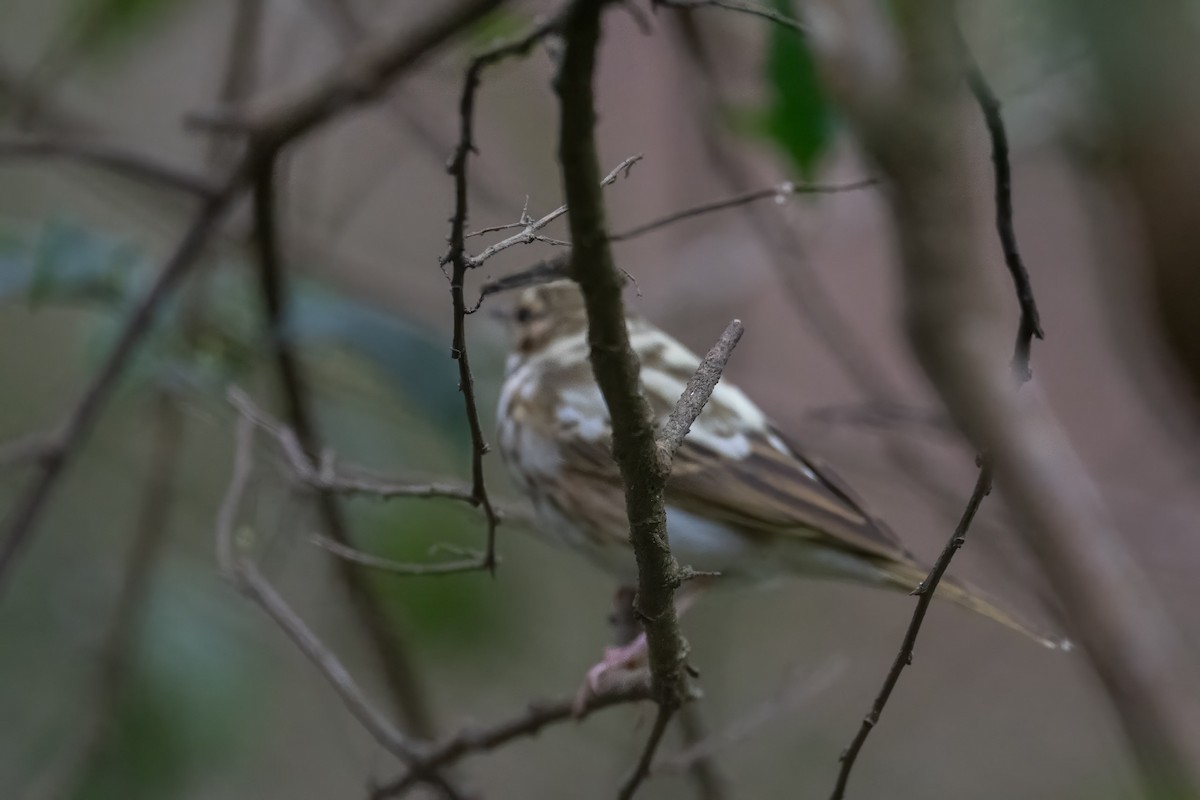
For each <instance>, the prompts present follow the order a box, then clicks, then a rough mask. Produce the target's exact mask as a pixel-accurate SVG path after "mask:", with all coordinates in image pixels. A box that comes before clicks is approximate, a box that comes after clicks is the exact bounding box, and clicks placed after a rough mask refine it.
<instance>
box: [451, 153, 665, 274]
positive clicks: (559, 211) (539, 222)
mask: <svg viewBox="0 0 1200 800" xmlns="http://www.w3.org/2000/svg"><path fill="white" fill-rule="evenodd" d="M641 160H642V156H641V155H640V154H639V155H636V156H630V157H629V158H627V159H625V160H624V161H622V162H621V163H620V164H618V165H617V166H616V168H615V169H614V170H613V171H612V172H610V173H608V174H607V175H605V176H604V180H602V181H600V185H601V186H602V187H603V186H608V185H610V184H611V183H613V182H614V181H616V179H617V176H618V175H621V174H624V175H626V176H628V175H629V170H630V169H632V168H633V165H634V164H636V163H637V162H639V161H641ZM565 213H567V207H566V206H565V205H561V206H559V207H558V208H556V209H554V210H553V211H551V212H550V213H549V214H547V215H545V216H544V217H542V218H540V219H529V218H528V217H527V216H525V215H524V212H522V219H521V221H520V222H518V223H516V224H517V225H518V226H520V225H523V226H524V228H522V230H521V231H520V232H519V233H514V234H513V235H512V236H509V237H508V238H507V239H502V240H500V241H499V242H496V243H495V244H492V245H488V247H487V248H485V249H484V250H483V252H481V253H480V254H479V255H476V256H467V257H466V258H467V266H468V267H471V268H472V269H474V268H476V267H478V266H479V265H481V264H482V263H483V262H485V261H487V260H488V259H489V258H491V257H492V256H494V255H496V254H497V253H499V252H501V251H502V250H507V249H508V248H510V247H512V246H513V245H516V244H531V243H533V242H547V243H549V244H559V245H566V246H568V247H569V246H570V242H560V241H558V240H555V239H547V238H546V237H544V236H539V235H538V231H540V230H541V229H542V228H544V227H546V226H547V225H549V224H550V223H551V222H553V221H554V220H556V219H558V218H559V217H561V216H562V215H563V214H565ZM488 230H496V229H494V228H493V229H488V228H485V229H484V230H483V231H478V232H476V233H468V234H466V237H467V238H469V237H471V236H475V235H477V234H478V233H484V232H486V231H488Z"/></svg>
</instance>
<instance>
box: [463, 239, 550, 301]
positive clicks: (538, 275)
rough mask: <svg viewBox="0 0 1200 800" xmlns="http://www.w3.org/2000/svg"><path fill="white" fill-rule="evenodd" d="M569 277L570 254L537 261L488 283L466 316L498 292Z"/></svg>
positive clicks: (480, 291)
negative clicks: (530, 265)
mask: <svg viewBox="0 0 1200 800" xmlns="http://www.w3.org/2000/svg"><path fill="white" fill-rule="evenodd" d="M570 276H571V254H570V253H563V254H561V255H557V256H555V257H554V258H547V259H545V260H543V261H539V262H538V263H536V264H534V265H533V266H532V267H528V268H527V269H523V270H521V271H520V272H516V273H513V274H512V275H506V276H504V277H503V278H497V279H496V280H492V281H488V282H486V283H485V284H483V286H482V287H481V288H480V290H479V299H478V300H476V301H475V305H474V306H472V307H471V308H470V309H468V310H467V313H468V314H474V313H475V312H476V311H478V310H479V309H480V307H481V306H482V305H483V301H484V299H486V298H488V297H491V296H492V295H494V294H499V293H500V292H510V291H514V290H516V289H524V288H526V287H529V286H538V285H540V284H543V283H550V282H551V281H557V280H560V279H562V278H569V277H570Z"/></svg>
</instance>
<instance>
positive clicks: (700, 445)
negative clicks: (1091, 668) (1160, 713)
mask: <svg viewBox="0 0 1200 800" xmlns="http://www.w3.org/2000/svg"><path fill="white" fill-rule="evenodd" d="M626 325H627V330H628V334H629V339H630V344H631V347H632V348H633V350H634V352H635V353H636V354H637V356H638V359H639V361H640V363H641V371H640V382H641V390H642V392H643V393H644V394H645V396H646V399H647V400H648V402H649V406H650V409H651V412H652V414H653V418H654V420H653V421H654V424H655V426H656V428H657V429H658V430H660V431H661V429H662V426H663V425H664V424H665V423H666V421H667V419H668V417H669V416H670V414H671V411H672V409H673V408H674V406H675V403H676V402H677V400H678V399H679V396H680V394H681V393H682V392H683V389H684V387H685V385H686V384H687V381H688V380H689V378H691V376H692V374H693V373H694V372H695V370H696V368H697V367H698V366H699V364H700V360H701V359H700V357H699V356H697V355H696V354H695V353H693V352H692V351H691V350H689V349H688V348H687V347H685V346H684V345H683V344H682V343H680V342H679V341H678V340H676V339H675V338H674V337H672V336H671V335H669V334H668V333H666V332H664V331H663V330H661V329H659V328H658V327H656V326H655V325H653V324H652V323H651V322H649V321H648V320H647V319H645V318H644V317H641V316H638V315H634V314H630V315H628V316H627V320H626ZM509 327H510V329H511V331H510V338H511V351H510V353H509V355H508V358H507V361H506V363H505V377H504V382H503V385H502V388H501V391H500V397H499V401H498V403H497V439H498V442H499V445H500V453H501V457H502V459H503V461H504V464H505V466H506V467H507V470H508V472H509V475H510V476H511V477H512V479H513V481H514V482H515V484H516V485H517V487H518V488H519V489H520V491H521V492H522V493H523V494H524V495H525V496H526V497H528V499H529V500H530V501H531V502H532V505H533V507H534V509H535V512H536V523H535V524H536V527H537V532H538V533H540V534H542V535H543V536H544V537H546V538H549V539H550V540H552V541H556V542H560V543H565V544H566V545H568V546H570V547H572V548H574V549H576V550H578V551H580V552H581V553H583V554H584V555H585V556H586V557H587V558H588V559H589V560H591V561H592V562H593V563H594V564H596V565H597V566H599V567H600V568H601V569H603V570H604V571H606V572H607V573H609V574H610V575H611V576H612V577H613V578H615V579H616V581H617V582H618V585H619V586H621V587H634V586H636V583H637V568H636V563H635V560H634V556H633V551H632V547H631V545H630V543H629V539H628V532H629V524H628V520H627V519H626V516H625V504H624V500H623V491H624V490H623V484H622V482H621V475H620V471H619V469H618V467H617V464H616V462H615V461H614V460H613V455H612V426H611V421H610V418H609V414H608V409H607V406H606V405H605V402H604V398H603V395H602V394H601V392H600V388H599V386H598V385H597V384H596V381H595V378H594V376H593V373H592V367H591V363H590V361H589V352H590V349H589V343H588V338H587V330H588V320H587V313H586V310H585V307H584V303H583V296H582V294H581V292H580V290H579V287H578V285H577V284H576V283H575V282H574V281H573V280H571V279H564V280H557V281H553V282H549V283H543V284H541V285H537V286H533V287H530V288H526V289H524V290H522V291H521V293H520V294H519V296H518V298H517V300H516V302H515V303H514V306H513V309H512V311H511V312H510V319H509ZM664 503H665V506H666V521H667V535H668V539H669V542H670V546H671V550H672V553H673V554H674V555H675V557H676V559H677V560H678V561H679V563H680V564H684V565H687V566H689V567H691V568H692V569H693V570H694V571H696V572H698V573H711V574H716V575H718V576H719V578H718V579H717V581H718V582H730V583H757V582H762V581H767V580H771V579H773V578H777V577H781V576H798V577H817V578H833V579H840V580H845V581H851V582H855V583H859V584H866V585H868V586H875V587H882V588H886V589H892V590H897V591H902V592H906V593H910V594H911V593H913V592H914V590H915V589H916V588H917V587H918V586H919V585H920V584H921V583H922V581H924V580H925V578H926V576H927V574H928V572H929V568H928V567H927V566H925V565H924V564H922V563H921V562H920V561H919V560H918V559H917V558H916V557H915V556H913V555H912V554H911V553H910V552H909V550H908V549H907V548H906V547H905V546H904V544H903V542H902V541H901V540H900V538H899V537H898V536H897V534H896V533H895V532H893V531H892V529H891V528H890V527H888V525H887V524H886V523H885V522H884V521H883V520H882V519H880V518H879V517H877V516H875V515H874V514H872V513H871V512H870V511H868V510H867V508H866V505H865V504H864V503H863V502H862V501H861V500H860V499H859V498H858V497H857V496H856V495H855V494H854V493H853V491H852V490H851V489H850V487H849V486H848V485H847V484H846V483H845V482H844V481H842V480H841V479H840V478H839V477H838V476H837V475H836V473H835V472H834V471H833V470H832V469H830V468H829V467H828V466H827V465H826V464H824V463H823V462H822V461H820V460H818V459H817V458H815V457H813V456H812V455H810V454H808V453H805V452H804V451H803V450H802V449H800V448H799V447H797V446H796V445H794V444H792V443H791V442H789V441H788V439H787V438H785V436H784V435H783V433H781V432H780V430H779V428H778V427H777V426H776V425H775V424H773V423H772V422H771V421H770V420H769V419H768V418H767V416H766V415H765V414H764V413H763V412H762V411H761V410H760V409H759V407H758V406H757V405H756V404H755V403H754V402H753V401H752V400H751V399H750V398H749V397H748V396H747V395H746V394H745V393H744V392H743V391H742V390H741V389H739V388H737V387H736V386H734V385H732V384H731V383H730V382H729V381H727V380H724V379H722V380H721V381H720V382H719V383H718V384H717V386H716V388H715V390H714V391H713V393H712V396H711V398H710V399H709V401H708V403H707V405H706V406H705V407H704V409H703V411H702V412H701V413H700V415H699V417H698V418H697V419H696V421H695V423H694V424H693V426H692V428H691V429H690V431H689V433H688V434H687V436H686V438H685V439H684V440H683V443H682V445H681V446H680V448H679V451H678V453H677V455H676V456H675V458H674V460H673V462H672V467H671V472H670V476H669V478H668V480H667V483H666V488H665V492H664ZM935 597H937V598H941V599H943V600H948V601H950V602H952V603H954V604H956V605H959V606H962V607H964V608H967V609H969V610H971V611H973V612H976V613H978V614H981V615H983V616H984V617H988V618H990V619H992V620H994V621H996V622H999V623H1000V624H1002V625H1004V626H1006V627H1008V628H1011V629H1013V630H1015V631H1018V632H1020V633H1022V634H1024V635H1026V636H1029V637H1031V638H1033V639H1034V640H1035V641H1037V642H1039V643H1040V644H1042V645H1045V646H1047V647H1052V648H1059V649H1067V648H1068V643H1067V642H1066V640H1062V639H1058V638H1055V637H1052V636H1048V635H1046V634H1043V633H1040V632H1038V631H1036V630H1035V629H1033V628H1032V627H1030V626H1029V625H1027V624H1026V623H1025V622H1023V621H1021V620H1020V619H1018V618H1017V617H1016V616H1015V615H1013V614H1011V613H1009V612H1008V611H1006V610H1004V609H1002V608H1001V607H1000V606H998V605H996V604H995V603H993V602H991V601H990V600H988V599H986V598H985V597H984V596H983V595H982V594H981V593H980V592H979V591H978V590H976V589H974V588H973V587H971V586H969V585H968V584H966V583H963V582H961V581H959V580H956V579H954V578H950V577H946V578H943V580H942V581H941V583H940V585H939V586H938V589H937V592H936V594H935ZM632 652H633V651H628V652H625V651H617V650H613V651H612V653H610V654H611V655H613V658H614V659H616V658H622V657H628V658H632V655H631V653H632ZM599 666H600V665H598V667H599ZM610 666H611V665H610ZM594 678H595V673H589V679H590V680H592V679H594Z"/></svg>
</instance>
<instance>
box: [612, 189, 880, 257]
mask: <svg viewBox="0 0 1200 800" xmlns="http://www.w3.org/2000/svg"><path fill="white" fill-rule="evenodd" d="M877 183H878V181H876V180H875V179H874V178H865V179H863V180H861V181H853V182H851V183H835V184H804V183H801V184H796V183H792V182H791V181H784V182H783V183H781V184H778V185H776V186H772V187H770V188H769V189H757V190H755V191H752V192H744V193H742V194H739V195H736V196H734V197H730V198H728V199H726V200H718V201H716V202H713V203H705V204H703V205H699V206H694V207H692V208H687V209H684V210H683V211H677V212H675V213H674V214H668V215H666V216H665V217H660V218H659V219H656V220H652V221H650V222H646V223H643V224H641V225H638V226H636V227H634V228H630V229H629V230H627V231H622V232H621V233H614V234H613V235H612V236H610V237H609V240H610V241H614V242H624V241H627V240H629V239H634V238H636V237H638V236H641V235H643V234H646V233H650V232H651V231H656V230H658V229H659V228H664V227H666V226H668V225H671V224H674V223H676V222H680V221H681V220H685V219H691V218H692V217H699V216H702V215H704V214H711V213H713V212H714V211H724V210H725V209H727V208H737V207H738V206H744V205H749V204H750V203H753V202H756V201H758V200H768V199H770V200H774V201H775V202H777V203H782V202H786V201H787V199H788V198H789V197H791V196H792V195H794V194H838V193H840V192H853V191H857V190H859V189H867V188H870V187H872V186H875V185H876V184H877Z"/></svg>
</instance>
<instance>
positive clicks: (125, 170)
mask: <svg viewBox="0 0 1200 800" xmlns="http://www.w3.org/2000/svg"><path fill="white" fill-rule="evenodd" d="M11 158H62V159H70V160H73V161H79V162H81V163H84V164H92V165H94V166H97V167H100V168H102V169H107V170H110V171H112V172H115V173H117V174H119V175H123V176H124V177H126V178H129V179H130V180H134V181H138V182H140V183H145V184H148V185H150V186H158V187H161V188H164V189H171V190H173V191H178V192H183V193H185V194H190V195H194V196H195V197H197V198H199V199H201V200H211V199H212V198H213V197H214V196H215V195H216V194H217V192H218V191H220V187H219V186H217V185H216V184H213V183H212V182H211V181H209V180H208V179H207V178H204V177H203V176H200V175H195V174H193V173H191V172H188V171H187V170H184V169H180V168H179V167H176V166H174V165H172V164H168V163H166V162H162V161H157V160H155V159H154V158H152V157H151V156H148V155H146V154H144V153H140V152H135V151H132V150H125V149H122V148H120V147H117V146H114V145H109V144H104V143H102V142H98V141H93V140H89V139H79V138H58V137H54V136H32V135H27V136H23V135H8V136H0V159H11Z"/></svg>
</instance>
